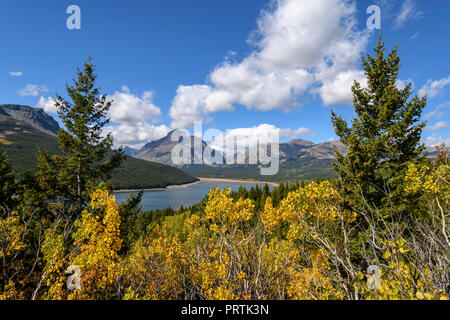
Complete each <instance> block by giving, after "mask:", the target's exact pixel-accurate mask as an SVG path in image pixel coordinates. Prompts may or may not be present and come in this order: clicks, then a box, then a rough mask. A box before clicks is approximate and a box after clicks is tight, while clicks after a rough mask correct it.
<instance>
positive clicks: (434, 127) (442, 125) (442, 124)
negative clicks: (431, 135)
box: [424, 121, 450, 131]
mask: <svg viewBox="0 0 450 320" xmlns="http://www.w3.org/2000/svg"><path fill="white" fill-rule="evenodd" d="M441 129H450V125H449V124H448V122H447V121H439V122H437V123H435V124H433V125H431V126H426V127H425V129H424V130H425V131H436V130H441Z"/></svg>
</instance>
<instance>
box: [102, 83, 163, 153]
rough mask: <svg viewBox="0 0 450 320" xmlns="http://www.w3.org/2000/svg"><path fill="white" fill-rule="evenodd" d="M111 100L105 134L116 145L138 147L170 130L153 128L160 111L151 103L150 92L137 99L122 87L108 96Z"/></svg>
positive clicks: (160, 126)
mask: <svg viewBox="0 0 450 320" xmlns="http://www.w3.org/2000/svg"><path fill="white" fill-rule="evenodd" d="M107 100H112V101H113V102H112V104H111V108H110V110H109V113H108V115H109V117H110V119H111V125H109V126H107V127H105V128H104V133H105V134H107V133H111V134H112V135H113V137H114V144H115V145H116V146H130V147H133V148H140V147H142V145H144V144H145V143H148V142H150V141H153V140H157V139H160V138H162V137H164V136H165V135H167V133H168V132H169V130H170V128H169V127H167V126H165V125H155V123H156V122H157V121H158V120H159V118H160V116H161V109H160V108H158V107H157V106H155V104H154V103H153V92H152V91H145V92H143V93H142V94H141V95H140V96H139V95H136V94H134V93H132V91H131V90H130V88H129V87H127V86H125V85H123V86H122V87H121V89H120V91H116V92H114V93H113V94H112V95H109V96H107Z"/></svg>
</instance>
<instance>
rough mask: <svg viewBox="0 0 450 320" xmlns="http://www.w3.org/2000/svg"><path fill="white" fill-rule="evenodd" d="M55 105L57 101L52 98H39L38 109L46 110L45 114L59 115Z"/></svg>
mask: <svg viewBox="0 0 450 320" xmlns="http://www.w3.org/2000/svg"><path fill="white" fill-rule="evenodd" d="M55 103H56V100H55V99H54V98H52V97H47V98H44V97H43V96H41V97H40V98H39V101H38V103H37V105H36V107H37V108H42V109H44V111H45V112H50V113H57V112H58V108H57V107H56V105H55Z"/></svg>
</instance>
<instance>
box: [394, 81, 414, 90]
mask: <svg viewBox="0 0 450 320" xmlns="http://www.w3.org/2000/svg"><path fill="white" fill-rule="evenodd" d="M408 84H411V89H412V90H414V89H415V85H414V80H412V79H406V80H401V79H397V81H395V86H396V87H397V89H398V90H403V89H405V88H406V86H407V85H408Z"/></svg>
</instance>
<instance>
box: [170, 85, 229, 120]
mask: <svg viewBox="0 0 450 320" xmlns="http://www.w3.org/2000/svg"><path fill="white" fill-rule="evenodd" d="M230 101H231V96H230V93H229V92H226V91H213V89H212V88H211V87H210V86H208V85H192V86H179V87H178V89H177V95H176V97H175V99H174V100H173V102H172V106H171V108H170V111H169V114H170V116H171V117H172V119H173V121H172V127H174V128H187V127H189V126H191V125H192V124H193V123H194V121H199V120H202V119H203V120H204V119H205V115H207V114H209V113H212V112H218V111H232V110H234V108H233V106H232V105H231V104H230Z"/></svg>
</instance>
